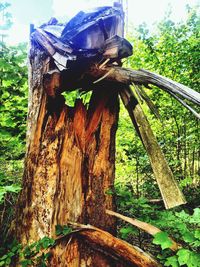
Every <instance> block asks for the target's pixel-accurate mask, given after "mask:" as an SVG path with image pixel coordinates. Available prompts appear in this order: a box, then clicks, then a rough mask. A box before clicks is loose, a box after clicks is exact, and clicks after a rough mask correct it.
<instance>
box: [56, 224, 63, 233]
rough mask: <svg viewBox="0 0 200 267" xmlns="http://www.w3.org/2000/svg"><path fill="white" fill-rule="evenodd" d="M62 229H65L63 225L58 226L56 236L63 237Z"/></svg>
mask: <svg viewBox="0 0 200 267" xmlns="http://www.w3.org/2000/svg"><path fill="white" fill-rule="evenodd" d="M62 229H63V227H62V225H60V224H57V225H56V235H61V234H62Z"/></svg>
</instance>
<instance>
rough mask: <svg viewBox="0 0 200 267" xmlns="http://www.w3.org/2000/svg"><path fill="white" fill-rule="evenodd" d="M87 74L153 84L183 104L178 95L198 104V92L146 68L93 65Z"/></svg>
mask: <svg viewBox="0 0 200 267" xmlns="http://www.w3.org/2000/svg"><path fill="white" fill-rule="evenodd" d="M87 74H89V75H90V76H92V77H93V78H96V79H99V80H101V79H100V77H104V79H105V80H107V81H112V82H118V83H122V84H126V85H130V84H132V83H134V84H141V85H144V86H146V87H149V85H150V84H151V85H155V86H157V87H159V88H161V89H163V90H164V91H166V92H167V93H169V94H170V95H171V96H173V97H175V96H176V99H177V100H178V101H180V102H181V104H183V100H182V99H181V98H180V97H182V98H183V99H187V100H189V101H191V102H192V103H194V104H197V105H199V106H200V94H199V93H198V92H196V91H194V90H192V89H191V88H189V87H187V86H185V85H183V84H180V83H177V82H175V81H172V80H170V79H168V78H166V77H163V76H161V75H159V74H156V73H153V72H150V71H147V70H132V69H128V68H122V67H118V66H111V67H104V68H101V69H100V68H98V66H96V65H95V66H92V67H91V69H90V70H89V71H88V73H87ZM184 104H185V105H184V106H185V107H186V108H188V109H189V110H190V111H192V112H193V114H194V115H195V116H196V117H198V118H200V115H199V114H198V113H197V112H196V111H194V110H193V109H192V108H191V107H190V106H189V105H187V104H186V103H184Z"/></svg>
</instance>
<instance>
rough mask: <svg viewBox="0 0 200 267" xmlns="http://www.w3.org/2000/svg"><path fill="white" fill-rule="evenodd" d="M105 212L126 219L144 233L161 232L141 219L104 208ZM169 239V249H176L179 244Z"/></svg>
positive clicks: (153, 233)
mask: <svg viewBox="0 0 200 267" xmlns="http://www.w3.org/2000/svg"><path fill="white" fill-rule="evenodd" d="M106 213H107V214H109V215H111V216H115V217H117V218H119V219H121V220H123V221H126V222H128V223H130V224H132V225H134V226H136V227H138V228H139V229H141V230H143V231H145V232H146V233H148V234H150V235H152V236H154V235H155V234H157V233H160V232H162V230H160V229H159V228H157V227H155V226H153V225H151V224H149V223H146V222H142V221H139V220H137V219H132V218H129V217H127V216H124V215H122V214H119V213H117V212H114V211H112V210H106ZM170 240H171V241H172V245H171V247H170V249H171V250H173V251H177V250H178V249H179V248H180V247H181V246H180V245H179V244H178V243H176V242H175V241H174V240H173V239H172V238H170Z"/></svg>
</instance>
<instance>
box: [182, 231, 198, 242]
mask: <svg viewBox="0 0 200 267" xmlns="http://www.w3.org/2000/svg"><path fill="white" fill-rule="evenodd" d="M183 240H184V241H185V242H187V243H192V242H194V241H195V237H194V234H193V232H189V231H187V232H185V233H183Z"/></svg>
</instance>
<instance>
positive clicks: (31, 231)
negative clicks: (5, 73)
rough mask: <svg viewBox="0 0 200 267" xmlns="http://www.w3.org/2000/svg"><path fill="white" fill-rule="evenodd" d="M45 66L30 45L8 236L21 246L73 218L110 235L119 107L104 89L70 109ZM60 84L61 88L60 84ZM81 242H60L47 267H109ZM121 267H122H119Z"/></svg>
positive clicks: (48, 65)
mask: <svg viewBox="0 0 200 267" xmlns="http://www.w3.org/2000/svg"><path fill="white" fill-rule="evenodd" d="M49 70H51V61H50V59H49V58H48V57H47V56H46V55H45V53H43V52H42V51H41V50H39V49H38V48H36V47H35V46H32V49H31V53H30V92H29V113H28V134H27V152H26V159H25V171H24V177H23V189H22V192H21V194H20V198H19V201H18V205H17V211H16V222H15V234H16V236H17V239H18V241H19V242H22V244H24V245H25V244H27V243H29V244H30V243H32V242H35V241H37V240H38V239H39V238H42V237H44V236H50V237H55V226H56V225H58V224H61V225H63V224H67V222H68V221H69V220H70V221H74V222H79V223H86V224H87V223H90V224H92V225H94V226H97V227H100V228H101V229H104V230H106V231H109V232H111V233H115V219H113V218H111V217H110V216H108V215H106V212H105V210H106V209H115V205H114V200H113V196H112V195H111V194H107V191H109V190H112V188H113V182H114V171H115V133H116V128H117V121H118V112H119V103H118V95H117V91H116V90H114V89H113V88H112V87H110V88H107V87H106V86H104V87H101V90H99V88H98V87H96V89H95V90H94V92H93V94H92V97H91V100H90V103H89V107H88V109H87V108H86V106H85V105H84V104H83V103H82V101H81V100H77V101H76V103H75V106H74V107H69V106H67V105H66V104H65V101H64V97H63V96H62V95H61V94H60V92H59V88H60V86H61V85H60V82H61V81H60V76H59V73H53V74H47V72H48V71H49ZM63 86H65V85H62V87H63ZM113 264H116V265H115V266H117V264H118V263H117V262H116V261H115V260H113V259H110V258H109V257H107V256H105V255H103V254H102V253H101V252H97V251H94V250H93V249H92V247H91V246H88V244H86V243H85V241H84V240H83V238H73V239H72V241H71V242H70V244H68V246H66V242H62V243H60V244H59V245H58V246H56V247H55V248H54V249H53V250H52V257H51V262H50V263H49V266H69V267H75V266H113ZM121 266H123V265H121Z"/></svg>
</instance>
